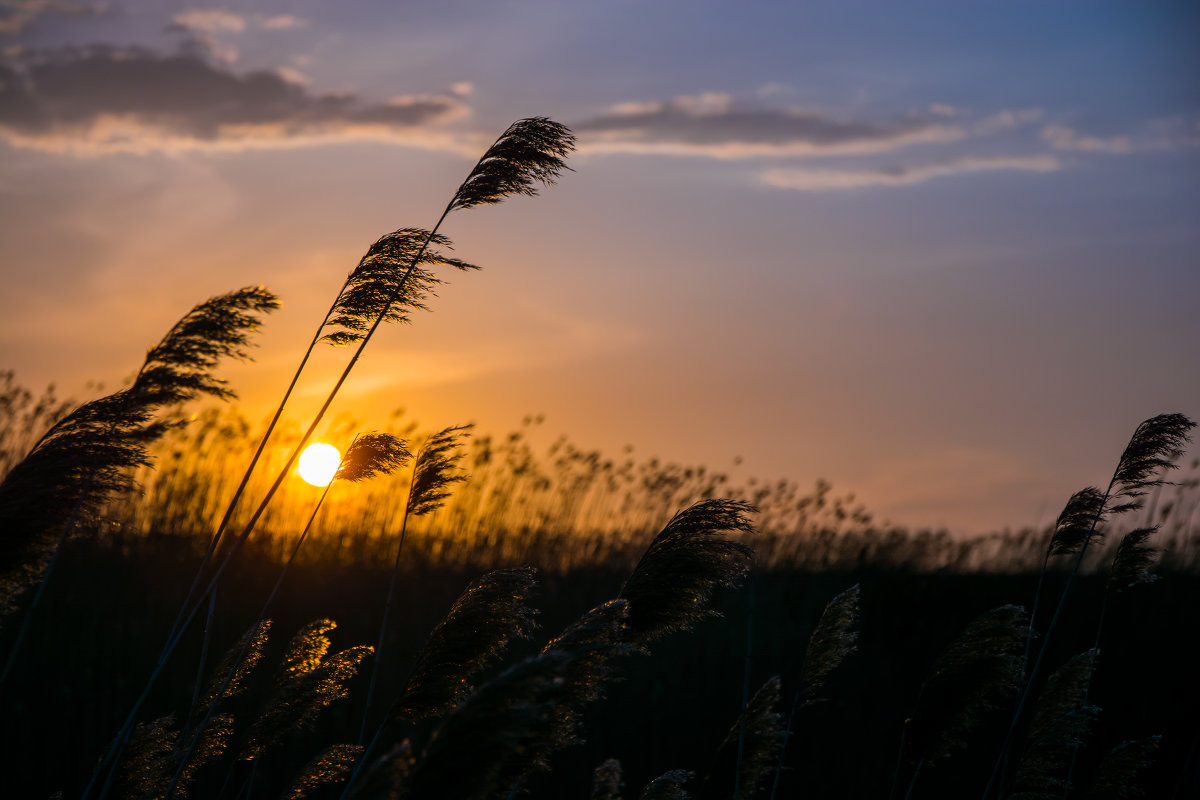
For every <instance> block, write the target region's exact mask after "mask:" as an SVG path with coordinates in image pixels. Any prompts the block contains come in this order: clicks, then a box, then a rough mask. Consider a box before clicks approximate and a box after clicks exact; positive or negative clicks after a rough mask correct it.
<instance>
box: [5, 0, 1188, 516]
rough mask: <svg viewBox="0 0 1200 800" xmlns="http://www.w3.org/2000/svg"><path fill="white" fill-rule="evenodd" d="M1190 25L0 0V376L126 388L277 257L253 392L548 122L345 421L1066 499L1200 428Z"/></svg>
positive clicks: (1055, 506)
mask: <svg viewBox="0 0 1200 800" xmlns="http://www.w3.org/2000/svg"><path fill="white" fill-rule="evenodd" d="M1197 42H1200V6H1198V5H1197V4H1194V3H1167V2H1162V3H1157V2H1156V3H1141V2H1118V3H1114V2H1099V1H1097V2H1069V1H1066V0H1064V2H1054V3H1050V2H1045V3H1023V2H1003V3H1001V2H972V3H960V2H953V3H952V2H944V3H921V2H913V3H865V2H862V3H834V2H811V3H803V2H795V3H768V2H738V3H734V2H705V1H703V0H701V1H698V2H697V1H691V2H665V1H664V2H650V1H649V0H642V1H641V2H627V1H625V0H617V1H615V2H591V3H574V2H543V1H535V0H528V1H526V2H504V1H500V2H432V1H430V2H414V1H413V0H406V2H391V1H390V0H386V1H385V0H374V1H368V0H339V2H317V1H316V0H309V2H286V3H285V2H249V3H237V4H230V5H228V6H225V7H212V6H195V5H189V4H186V3H175V2H170V1H169V0H165V1H162V2H159V1H157V0H156V1H155V2H149V0H146V1H144V2H127V1H125V0H114V2H107V3H83V2H66V1H65V0H62V1H60V0H0V369H5V368H11V369H14V370H15V371H16V375H17V379H18V381H20V382H21V383H23V384H24V385H26V386H29V387H30V388H33V389H40V388H41V387H43V386H45V385H46V384H47V383H50V382H53V383H55V384H57V386H58V387H60V391H61V392H62V393H65V394H68V395H71V396H75V397H79V398H81V399H82V398H84V397H87V396H88V394H87V392H88V390H87V389H86V388H85V387H86V384H87V383H88V382H89V381H99V382H103V384H104V385H105V386H106V387H108V388H110V389H114V388H117V387H118V386H120V385H121V380H122V379H123V378H125V377H127V376H129V375H130V374H131V373H132V372H133V370H135V369H136V367H137V366H138V365H139V364H140V363H141V358H142V356H143V355H144V352H145V350H146V348H147V347H149V346H150V345H151V344H153V343H154V342H155V341H157V340H158V338H159V337H160V336H161V335H162V334H163V333H164V332H165V331H166V330H167V329H168V328H169V327H170V325H171V324H172V323H173V322H174V321H175V320H176V319H177V318H178V317H179V316H180V315H181V314H183V313H184V312H186V311H187V309H188V308H190V307H191V306H192V305H193V304H195V303H196V302H199V301H200V300H203V299H205V298H206V297H208V296H211V295H214V294H218V293H221V292H225V291H228V290H231V289H234V288H237V287H239V286H244V285H249V284H263V285H266V286H268V287H270V288H271V289H273V290H274V291H275V292H277V293H278V294H279V295H280V296H281V298H282V300H283V304H284V305H283V308H282V309H281V310H280V311H278V312H276V313H275V314H274V315H272V316H271V317H270V318H269V320H268V322H267V324H266V326H265V328H264V330H263V332H262V335H261V336H260V337H259V339H258V342H259V344H260V347H259V348H258V349H257V350H256V359H257V360H256V361H255V363H254V364H253V365H250V366H237V367H234V368H230V369H226V370H224V371H223V373H222V374H223V375H224V376H225V377H228V378H229V379H230V381H231V384H232V387H233V388H234V389H235V390H237V391H238V392H239V393H240V394H241V395H242V397H243V403H244V407H245V410H246V411H247V412H248V413H250V414H252V415H253V416H255V417H258V416H260V415H262V414H263V413H265V411H266V409H267V408H268V406H269V405H270V404H271V403H273V402H274V401H275V400H276V399H277V397H278V394H279V393H280V392H281V391H282V389H283V387H284V385H285V384H286V380H287V378H288V377H289V376H290V374H291V371H292V370H293V368H294V367H295V365H296V363H297V362H298V360H299V357H300V355H301V353H302V351H303V347H304V345H305V344H306V343H307V341H308V338H309V336H311V334H312V331H313V328H314V327H315V326H316V324H317V323H318V322H319V321H320V319H321V316H322V315H323V314H324V312H325V309H326V308H327V307H328V304H329V302H330V301H331V299H332V297H333V295H334V294H335V293H336V292H337V290H338V288H339V287H340V285H341V282H342V280H343V279H344V277H345V275H346V273H347V272H348V271H349V270H350V269H351V268H352V267H353V266H354V265H355V263H356V262H357V260H358V258H359V257H360V256H361V255H362V253H363V252H364V251H365V250H366V248H367V246H368V245H370V243H371V242H372V241H374V240H375V239H376V238H377V237H378V236H380V235H381V234H383V233H386V232H388V231H391V230H394V229H396V228H400V227H405V226H423V227H428V226H431V225H433V223H434V222H435V221H436V219H437V216H438V214H439V213H440V212H441V209H442V208H443V206H444V205H445V203H446V202H447V200H448V199H449V197H450V195H451V194H452V193H453V191H454V189H455V188H456V187H457V185H458V183H459V181H460V180H461V179H462V178H463V177H465V175H466V172H467V170H469V169H470V167H471V165H472V163H473V162H474V160H475V158H476V157H477V156H478V155H479V154H480V153H481V152H482V151H483V150H484V149H485V148H486V147H487V145H488V143H490V141H491V140H492V139H494V138H495V136H496V135H497V134H498V133H499V132H500V131H502V130H503V129H504V128H505V126H506V125H507V124H508V123H509V122H511V121H512V120H514V119H517V118H520V117H526V116H533V115H545V116H549V117H552V118H553V119H555V120H557V121H559V122H562V123H564V124H566V125H568V126H570V127H571V128H573V129H574V130H575V131H576V133H577V135H578V141H579V151H578V153H577V154H575V155H574V156H573V157H572V158H571V159H570V162H569V163H570V164H571V166H572V167H573V169H574V170H575V171H574V172H570V173H566V174H564V175H563V177H562V179H561V180H560V181H559V184H558V185H557V186H554V187H551V188H548V189H546V190H544V191H543V192H542V194H541V196H539V197H536V198H523V197H522V198H514V199H510V200H508V201H506V202H505V203H504V204H503V205H500V206H496V207H484V208H476V209H471V210H467V211H462V212H457V213H455V214H454V215H452V216H451V218H450V219H449V220H448V221H447V223H446V225H445V226H444V227H443V229H442V231H443V233H445V234H446V235H448V236H449V237H450V238H451V239H453V240H454V242H455V245H456V250H455V254H456V255H458V256H459V257H461V258H463V259H466V260H468V261H471V262H473V263H476V264H479V265H480V266H482V267H483V270H482V271H481V272H479V273H472V274H455V275H450V276H447V277H448V280H449V282H448V284H447V285H446V286H444V287H442V289H441V291H440V292H439V297H437V298H435V299H434V301H433V302H432V304H431V313H427V314H424V315H421V316H418V317H416V318H415V319H414V320H413V323H412V324H411V325H408V326H404V327H393V328H390V329H387V330H385V331H383V333H382V335H381V336H379V337H378V339H377V340H375V341H373V342H372V344H371V346H370V347H369V348H368V350H367V352H366V355H365V356H364V358H363V360H362V362H360V364H359V366H358V368H357V371H356V373H355V374H354V377H353V378H352V379H351V381H350V382H349V383H348V384H347V387H346V389H345V391H344V392H343V396H342V398H341V400H340V401H339V403H338V405H337V406H336V410H338V411H345V412H350V413H354V414H356V415H358V416H360V417H361V418H362V419H363V420H364V423H365V424H366V425H367V426H368V427H370V426H383V425H385V424H386V421H387V420H386V418H387V413H388V412H389V411H390V410H392V409H395V408H397V407H403V408H405V409H406V410H407V414H408V415H409V416H411V417H413V418H415V419H417V420H419V421H421V422H422V423H423V424H424V425H425V426H427V427H431V428H432V427H442V426H446V425H451V424H458V423H463V422H467V421H474V422H476V423H477V424H478V426H479V428H480V429H482V430H483V431H486V432H492V433H497V434H503V433H505V432H507V431H509V430H511V429H513V428H514V427H516V426H518V425H519V424H520V421H521V419H522V418H523V417H525V416H526V415H529V414H539V413H541V414H544V415H545V418H546V420H545V423H544V424H543V425H542V426H541V431H542V435H543V436H544V437H545V438H546V440H547V441H548V440H549V439H551V438H553V437H555V436H557V435H559V434H567V435H569V436H570V437H571V438H572V439H573V440H574V441H576V442H577V443H578V444H580V445H582V446H584V447H588V448H599V449H601V450H603V451H605V452H606V453H608V454H610V455H613V456H617V455H620V453H621V449H622V448H623V447H624V446H625V445H627V444H631V445H633V446H634V448H635V450H634V452H635V453H636V454H640V455H642V456H646V457H649V456H652V455H653V456H658V457H659V458H661V459H664V460H668V461H679V462H685V463H692V464H706V465H708V466H710V467H713V468H717V469H729V470H733V471H734V474H735V475H739V476H757V477H760V478H763V479H776V478H781V477H786V478H791V479H794V480H796V481H799V482H801V483H804V484H807V483H811V482H813V481H815V480H816V479H817V478H825V479H828V480H829V481H831V482H832V483H833V484H834V486H835V488H836V489H838V490H841V491H854V492H855V493H857V495H858V497H859V499H860V500H861V501H862V502H863V503H864V504H865V505H866V506H867V508H868V509H870V510H871V511H873V512H875V513H876V514H877V515H879V516H882V517H886V518H889V519H891V520H893V521H896V522H899V523H905V524H910V525H916V526H942V525H945V526H948V527H950V528H952V529H954V530H962V531H984V530H989V529H996V528H1000V527H1004V526H1010V527H1020V526H1024V525H1032V524H1047V523H1049V522H1050V521H1052V519H1053V517H1054V516H1055V515H1056V514H1057V512H1058V511H1059V509H1060V508H1061V506H1062V503H1063V502H1064V501H1065V500H1066V498H1067V496H1068V495H1069V494H1070V493H1071V492H1072V491H1074V490H1076V489H1078V488H1081V487H1083V486H1085V485H1088V484H1094V483H1100V484H1101V485H1103V484H1104V483H1106V482H1107V480H1108V477H1109V474H1110V472H1111V470H1112V467H1113V466H1114V463H1115V460H1116V458H1117V456H1118V455H1119V453H1120V450H1121V448H1122V447H1123V446H1124V444H1125V441H1126V440H1127V438H1128V436H1129V434H1130V433H1131V432H1132V431H1133V429H1134V427H1135V426H1136V425H1137V423H1138V422H1140V421H1141V420H1142V419H1144V418H1146V417H1149V416H1152V415H1154V414H1158V413H1163V412H1183V413H1185V414H1188V415H1189V416H1191V417H1193V418H1200V47H1197V44H1196V43H1197ZM347 355H348V353H347V352H346V351H342V350H329V351H328V352H323V353H322V355H321V357H320V359H319V362H318V364H317V369H316V371H315V372H314V373H313V375H312V377H311V379H309V380H306V381H305V383H304V384H303V386H302V387H301V397H300V398H299V401H298V403H297V406H296V412H295V413H296V414H297V415H299V414H300V413H302V412H303V411H304V409H305V408H309V407H312V405H313V404H314V402H315V400H316V397H317V395H318V394H323V392H324V391H325V390H326V389H327V385H328V384H327V377H328V375H329V374H330V371H332V370H334V369H335V368H340V365H341V363H342V361H343V359H344V358H345V357H346V356H347ZM736 458H740V459H741V464H740V466H737V467H736V468H735V467H734V461H735V459H736Z"/></svg>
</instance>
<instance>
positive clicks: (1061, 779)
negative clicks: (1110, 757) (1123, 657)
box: [1010, 649, 1100, 800]
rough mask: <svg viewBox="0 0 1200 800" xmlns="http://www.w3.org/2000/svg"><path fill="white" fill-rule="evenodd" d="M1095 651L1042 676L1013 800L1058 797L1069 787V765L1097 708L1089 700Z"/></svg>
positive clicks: (1096, 651) (1096, 654)
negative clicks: (1045, 679) (1044, 683)
mask: <svg viewBox="0 0 1200 800" xmlns="http://www.w3.org/2000/svg"><path fill="white" fill-rule="evenodd" d="M1099 655H1100V653H1099V651H1098V650H1095V649H1092V650H1088V651H1086V652H1084V653H1081V654H1079V655H1077V656H1075V657H1074V658H1072V659H1071V660H1069V661H1068V662H1067V663H1066V664H1064V665H1063V666H1062V667H1060V668H1059V669H1058V670H1057V671H1056V672H1055V673H1054V674H1052V675H1051V676H1050V678H1049V679H1048V680H1047V681H1046V686H1045V688H1043V689H1042V693H1041V695H1040V697H1039V698H1038V702H1037V705H1036V706H1035V707H1034V712H1033V719H1032V721H1031V723H1030V728H1029V734H1028V737H1027V744H1026V747H1025V753H1024V755H1023V756H1022V757H1021V760H1020V761H1019V762H1018V764H1017V769H1016V773H1015V775H1014V779H1013V794H1012V795H1010V797H1011V798H1013V800H1017V798H1021V800H1041V799H1042V798H1044V800H1057V798H1061V797H1064V796H1066V795H1067V794H1068V793H1069V792H1070V791H1071V784H1070V779H1071V770H1070V765H1072V764H1073V763H1074V754H1075V752H1076V751H1077V749H1078V748H1079V747H1080V746H1081V745H1082V744H1083V742H1084V740H1085V738H1086V737H1087V736H1088V734H1089V733H1090V732H1091V730H1092V728H1093V726H1094V725H1095V722H1096V719H1097V717H1098V716H1099V714H1100V709H1099V708H1098V707H1096V706H1095V705H1091V704H1089V703H1088V690H1089V687H1090V686H1091V681H1092V674H1093V672H1094V671H1095V669H1096V661H1097V659H1098V658H1099Z"/></svg>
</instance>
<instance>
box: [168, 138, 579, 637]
mask: <svg viewBox="0 0 1200 800" xmlns="http://www.w3.org/2000/svg"><path fill="white" fill-rule="evenodd" d="M573 147H574V136H573V135H572V134H571V132H570V130H568V129H567V128H565V127H564V126H562V125H559V124H558V123H556V122H552V121H550V120H549V119H547V118H545V117H532V118H529V119H523V120H518V121H517V122H514V123H513V124H512V125H510V126H509V127H508V129H507V130H505V132H504V133H503V134H501V136H500V137H499V138H498V139H497V140H496V141H495V142H494V143H493V144H492V146H491V147H490V148H489V149H488V150H487V152H485V153H484V155H483V156H482V157H481V158H480V160H479V161H478V162H477V163H476V165H475V166H474V168H472V170H471V172H470V173H468V175H467V178H466V180H465V181H464V182H463V183H462V184H460V186H459V187H458V189H457V190H456V191H455V193H454V196H453V197H452V198H451V200H450V202H449V203H448V204H447V205H446V208H445V209H444V210H443V211H442V214H441V216H440V217H439V218H438V221H437V224H435V225H434V226H433V228H432V229H431V230H430V231H428V233H427V235H426V236H425V237H424V239H423V241H420V243H419V244H416V241H417V240H420V236H417V237H416V239H413V237H412V236H411V235H409V234H410V233H411V232H412V231H413V230H415V229H402V231H398V232H397V234H398V235H396V236H392V237H388V236H385V237H383V238H382V239H381V240H379V241H378V242H376V245H374V246H373V247H372V250H369V251H368V254H367V256H365V257H364V259H363V262H366V263H365V264H364V265H363V266H364V269H363V270H362V272H361V273H359V275H358V276H357V278H356V275H355V273H353V272H352V273H351V276H350V278H348V279H347V282H346V283H345V284H344V285H343V291H342V292H339V295H338V299H336V300H335V301H334V304H333V305H332V306H331V307H330V311H329V312H328V313H327V314H326V316H325V318H324V319H323V320H322V322H321V324H320V325H319V326H318V329H317V333H316V335H315V336H314V337H313V342H312V343H310V345H309V347H308V350H307V352H306V353H305V356H304V358H303V360H302V361H301V363H300V367H299V368H298V369H297V370H296V372H295V374H294V375H293V377H292V382H291V384H290V385H289V386H288V389H287V390H286V392H285V393H284V398H283V400H282V401H281V402H280V404H279V406H278V407H277V408H276V410H275V414H274V416H273V418H272V421H271V423H270V425H269V426H268V431H267V434H266V435H265V436H264V437H263V440H262V442H260V444H259V447H258V450H257V451H256V453H255V456H254V458H253V459H252V461H251V464H250V466H249V467H248V468H247V470H246V472H245V474H244V475H243V477H242V480H241V483H240V484H239V486H238V489H237V490H236V491H235V493H234V498H233V500H232V501H231V502H230V504H229V506H228V508H227V509H226V511H225V516H224V518H223V519H222V521H221V524H220V526H219V527H218V530H217V532H216V533H215V534H214V535H213V537H212V540H211V541H210V544H209V549H208V552H207V553H206V554H205V559H204V562H203V563H202V565H201V568H200V570H199V571H198V573H197V579H196V581H193V584H192V588H191V589H189V591H188V596H187V599H185V601H184V604H183V609H181V610H180V614H179V617H178V618H177V621H176V624H175V625H174V626H172V633H171V636H169V637H168V642H167V645H166V646H165V647H164V657H165V656H167V655H169V653H170V651H171V650H173V648H174V646H175V644H176V643H177V639H178V633H177V631H178V628H179V627H180V625H185V626H186V624H187V622H186V621H185V616H187V618H188V619H190V618H191V615H187V614H186V608H187V607H188V605H189V603H192V601H193V595H194V592H195V589H196V588H197V587H198V585H199V575H200V573H202V572H203V571H204V570H205V569H206V567H207V565H208V563H209V559H210V558H211V557H212V555H213V553H215V551H216V547H217V545H218V544H219V542H220V540H221V537H222V535H223V531H224V529H225V527H226V526H227V525H228V523H229V520H230V518H231V516H232V513H233V509H234V506H235V505H236V504H237V502H238V500H239V498H240V497H241V495H242V493H243V491H244V489H245V486H246V484H247V482H248V480H249V477H250V474H251V472H252V471H253V469H254V466H255V464H257V461H258V459H259V457H260V456H261V454H262V450H263V447H264V446H265V444H266V440H267V437H268V436H269V435H270V432H271V430H273V429H274V427H275V425H276V424H277V422H278V420H279V417H280V415H281V414H282V413H283V407H284V405H286V403H287V400H288V398H289V397H290V396H291V392H292V391H293V389H294V388H295V385H296V382H297V380H298V379H299V376H300V373H301V372H302V371H303V369H304V367H305V365H306V364H307V362H308V358H309V356H310V355H311V353H312V350H313V347H315V344H316V342H317V341H318V340H320V339H321V338H323V337H324V336H325V335H327V334H326V328H327V327H329V325H330V323H331V321H332V320H335V319H336V320H338V322H337V323H335V324H334V325H333V327H334V328H336V329H337V330H334V331H330V334H333V338H331V339H330V340H329V341H331V342H332V343H335V344H336V343H339V342H341V343H343V344H350V343H353V342H355V341H357V343H358V346H357V347H356V348H355V351H354V353H353V355H351V357H350V359H349V360H348V362H347V363H346V366H345V368H344V369H343V370H342V373H341V376H340V377H339V378H338V379H337V381H336V382H335V383H334V385H333V387H332V388H331V389H330V391H329V394H328V395H327V396H326V398H325V401H324V402H323V403H322V405H321V407H320V408H319V409H318V410H317V413H316V414H315V415H314V417H313V419H312V421H311V422H310V423H309V426H308V428H307V429H306V430H305V432H304V433H303V434H302V435H301V436H300V439H299V441H298V442H297V443H296V446H295V448H294V449H293V450H292V453H291V455H290V456H289V457H288V458H287V460H286V462H285V463H284V464H283V466H282V468H281V469H280V471H279V473H278V475H276V477H275V480H274V481H273V482H272V483H271V485H270V487H269V488H268V489H267V491H266V494H265V495H264V496H263V498H262V500H261V501H260V502H259V504H258V506H257V508H256V509H255V511H254V512H253V513H252V514H251V516H250V519H249V521H248V522H247V523H246V525H245V526H244V527H243V528H242V531H241V532H240V533H239V534H238V536H237V538H236V539H235V540H234V542H233V545H232V546H231V547H230V549H229V551H228V552H227V553H226V555H225V557H224V559H223V560H222V562H221V566H220V567H218V569H217V571H216V574H215V575H214V577H213V579H212V580H211V581H210V583H209V587H208V589H206V590H205V593H204V595H205V596H206V595H207V592H209V591H211V590H212V588H213V587H214V586H215V584H216V581H217V580H218V579H219V578H220V573H221V571H222V570H223V567H224V565H226V564H228V563H229V561H230V560H231V559H232V558H233V557H234V555H236V553H237V551H238V550H239V549H240V548H241V546H242V545H243V544H244V543H245V541H246V540H247V539H248V538H249V537H250V534H251V533H252V532H253V530H254V527H255V526H256V525H257V523H258V520H259V519H260V518H261V517H262V515H263V513H265V511H266V509H267V506H268V505H269V504H270V502H271V499H272V498H273V497H274V496H275V494H276V492H278V490H279V487H280V486H281V485H282V484H283V481H284V478H285V477H286V476H287V474H288V471H289V470H291V468H292V466H293V465H294V464H295V462H296V459H297V458H299V456H300V452H301V451H302V450H303V449H304V446H305V445H306V444H308V441H309V439H310V438H311V437H312V435H313V432H314V431H316V429H317V426H318V425H319V424H320V422H321V420H322V419H323V418H324V416H325V413H326V412H327V411H328V410H329V407H330V405H332V404H333V401H334V399H335V398H336V397H337V394H338V392H339V391H340V390H341V387H342V385H343V384H344V383H345V381H346V379H347V378H348V377H349V375H350V372H351V371H352V370H353V369H354V366H355V364H357V363H358V360H359V358H360V357H361V356H362V353H363V350H364V349H365V348H366V346H367V344H368V342H369V341H370V340H371V337H372V336H373V335H374V334H375V331H376V330H378V328H379V326H380V325H381V324H382V323H383V322H384V321H386V320H388V319H397V318H402V317H403V313H402V312H401V313H400V314H399V316H398V317H397V316H396V315H394V314H393V313H392V312H393V306H394V305H396V304H397V303H401V304H403V302H404V301H405V300H406V299H408V300H411V301H413V302H418V303H419V301H420V297H421V296H422V294H421V292H422V287H420V286H411V287H410V284H409V281H410V279H411V278H412V276H413V275H414V274H418V279H417V281H418V283H419V281H420V280H421V278H420V275H421V273H420V272H418V271H419V270H420V265H421V264H422V263H424V262H423V259H424V258H425V255H426V252H427V250H428V248H429V246H430V244H433V243H435V242H434V239H435V237H437V236H438V229H439V228H440V227H441V225H442V222H444V221H445V219H446V217H447V216H448V215H449V214H450V212H451V211H453V210H455V209H460V208H463V209H465V208H470V207H472V206H475V205H481V204H491V203H498V202H500V201H501V200H503V199H504V198H505V197H507V196H509V195H512V194H524V195H533V194H536V193H537V192H536V186H535V183H538V182H540V183H545V184H550V183H553V181H554V179H555V178H556V177H557V176H558V174H559V173H560V172H561V170H562V169H564V168H566V164H565V162H564V161H563V158H564V157H565V156H566V155H567V154H568V153H569V152H570V151H571V150H572V149H573ZM444 241H445V240H441V239H439V240H438V242H444ZM414 246H415V252H412V256H411V258H410V259H409V260H408V262H407V264H406V265H405V264H404V263H403V261H402V260H401V261H397V260H396V259H395V258H393V257H392V256H394V255H395V254H396V253H397V252H400V253H401V254H403V253H406V252H411V251H413V247H414ZM430 258H431V259H436V258H441V259H443V261H444V262H445V263H453V265H454V266H456V267H460V268H464V269H469V268H471V267H470V265H467V264H465V262H457V261H454V262H451V261H450V260H446V259H445V257H443V256H440V255H438V254H436V253H433V254H431V255H430ZM377 268H378V269H377ZM381 275H382V276H383V277H380V276H381ZM359 278H361V280H358V279H359ZM428 287H429V283H428V282H426V284H425V287H424V288H426V289H427V288H428ZM360 290H361V291H360ZM343 301H344V302H343ZM401 307H402V308H403V305H402V306H401ZM372 313H374V320H373V321H371V322H370V323H369V324H368V322H367V320H368V319H370V315H371V314H372ZM339 331H341V333H342V334H343V335H339ZM203 600H204V596H201V597H199V598H197V599H196V601H195V606H194V608H198V607H199V604H200V603H201V602H202V601H203ZM160 660H161V659H160Z"/></svg>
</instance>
